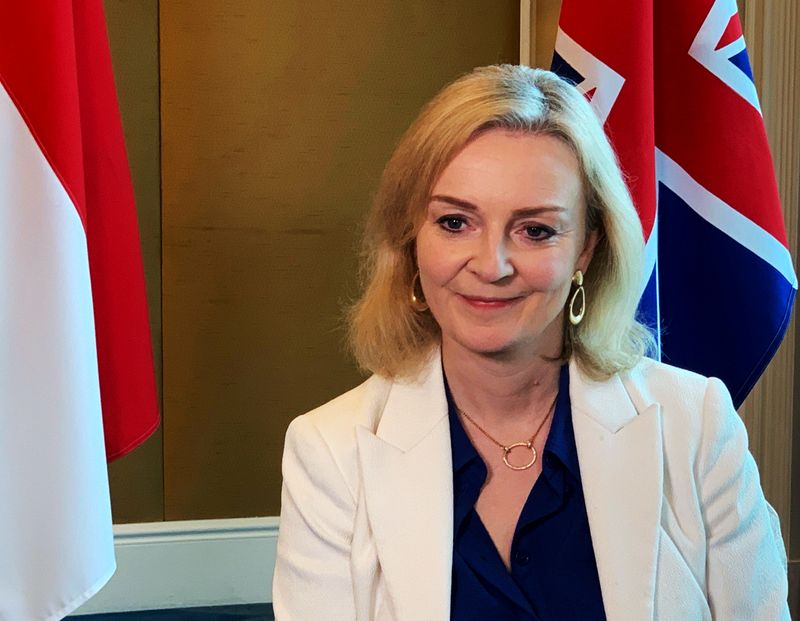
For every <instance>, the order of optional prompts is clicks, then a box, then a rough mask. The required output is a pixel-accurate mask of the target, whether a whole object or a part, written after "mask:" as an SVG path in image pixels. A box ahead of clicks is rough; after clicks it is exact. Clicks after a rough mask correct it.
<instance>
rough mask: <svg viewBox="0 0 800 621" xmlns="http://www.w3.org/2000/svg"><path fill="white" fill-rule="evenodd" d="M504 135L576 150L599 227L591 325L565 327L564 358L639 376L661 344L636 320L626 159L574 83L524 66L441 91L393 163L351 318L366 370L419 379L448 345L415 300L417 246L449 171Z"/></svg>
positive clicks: (592, 372)
mask: <svg viewBox="0 0 800 621" xmlns="http://www.w3.org/2000/svg"><path fill="white" fill-rule="evenodd" d="M494 128H500V129H506V130H509V131H515V132H525V133H533V134H540V135H548V136H554V137H556V138H558V139H560V140H562V141H563V142H564V143H565V144H567V145H568V146H569V147H570V148H571V149H572V151H573V152H574V154H575V156H576V158H577V160H578V164H579V167H580V170H581V171H582V176H583V179H582V181H583V187H584V193H585V197H586V206H587V209H586V219H587V223H586V224H587V230H598V232H599V241H598V243H597V246H596V248H595V252H594V257H593V259H592V262H591V264H590V266H589V268H588V270H587V272H586V274H585V275H584V287H585V289H586V292H587V312H586V316H585V317H584V319H583V321H582V322H581V323H580V324H579V325H577V326H571V325H569V324H567V325H565V331H564V348H563V351H562V357H563V358H564V359H569V358H570V357H574V358H575V359H576V360H577V362H578V364H579V365H580V366H581V369H582V370H583V371H584V372H585V373H586V374H587V375H588V376H589V377H592V378H594V379H605V378H608V377H610V376H611V375H612V374H614V373H616V372H618V371H621V370H623V369H627V368H630V367H632V366H633V365H634V364H636V362H638V360H639V359H640V358H641V357H642V355H643V354H644V353H645V351H646V350H647V349H648V347H649V346H650V345H651V343H652V337H651V335H650V333H649V331H648V330H647V329H646V328H645V327H644V326H642V325H641V324H640V323H638V321H637V320H636V308H637V304H638V299H639V291H640V283H641V277H642V258H643V257H642V255H643V243H644V242H643V237H642V230H641V225H640V223H639V218H638V216H637V214H636V211H635V209H634V207H633V203H632V201H631V198H630V194H629V193H628V189H627V187H626V186H625V182H624V180H623V178H622V174H621V172H620V169H619V165H618V163H617V159H616V156H615V154H614V151H613V150H612V148H611V146H610V144H609V143H608V140H607V138H606V135H605V132H604V131H603V128H602V125H601V124H600V122H599V121H598V119H597V117H596V116H595V114H594V112H593V111H592V109H591V106H590V105H589V103H588V102H587V101H586V99H585V97H584V96H583V95H582V94H581V93H580V92H579V91H578V90H577V89H576V88H575V87H574V86H572V85H570V84H568V83H567V82H565V81H563V80H562V79H561V78H559V77H558V76H557V75H556V74H554V73H551V72H550V71H545V70H542V69H531V68H529V67H523V66H516V65H495V66H489V67H479V68H477V69H474V70H473V71H471V72H470V73H468V74H466V75H464V76H462V77H461V78H459V79H458V80H456V81H455V82H453V83H451V84H449V85H448V86H446V87H445V88H444V89H442V90H441V91H440V92H439V93H438V94H437V95H436V97H434V98H433V100H431V101H430V102H429V103H428V104H427V105H426V106H425V107H424V108H423V110H422V111H421V112H420V114H419V116H418V117H417V119H416V120H415V121H414V122H413V123H412V125H411V127H409V129H408V130H407V131H406V133H405V134H404V135H403V137H402V139H401V140H400V143H399V144H398V146H397V148H396V149H395V151H394V153H393V155H392V157H391V158H390V160H389V163H388V164H387V165H386V168H385V170H384V172H383V176H382V178H381V181H380V185H379V187H378V191H377V194H376V196H375V200H374V203H373V206H372V210H371V211H370V214H369V217H368V220H367V224H366V229H365V235H364V249H363V262H362V270H363V273H362V278H363V281H364V282H363V284H364V291H363V294H362V295H361V297H360V299H359V300H358V301H357V302H356V303H355V304H354V305H353V307H352V308H351V309H350V314H349V332H350V343H351V347H352V350H353V353H354V355H355V358H356V360H357V362H358V363H359V365H360V366H361V367H362V368H364V369H367V370H369V371H372V372H373V373H377V374H379V375H384V376H386V377H397V376H410V375H413V374H414V373H415V372H416V371H417V370H418V369H419V367H420V365H421V364H422V363H423V362H424V361H425V360H426V359H427V357H428V356H429V355H430V352H431V349H432V348H433V347H435V346H436V345H437V344H438V343H439V341H440V338H441V332H440V329H439V325H438V324H437V323H436V321H435V319H434V318H433V316H432V315H431V313H430V312H422V313H421V312H418V311H415V310H414V309H413V308H412V306H411V303H410V302H411V290H412V286H413V284H414V276H415V274H416V270H417V268H416V264H415V259H414V241H415V238H416V235H417V231H418V230H419V227H420V225H421V223H422V219H423V218H424V215H425V210H426V208H427V204H428V201H429V197H430V193H431V190H432V188H433V186H434V184H435V182H436V180H437V179H438V178H439V176H440V175H441V173H442V172H443V171H444V168H445V167H446V166H447V165H448V164H449V163H450V161H451V160H452V159H453V158H454V157H455V156H456V154H457V153H458V152H459V151H460V150H461V149H463V148H464V146H466V144H467V143H468V142H469V141H470V140H471V139H473V138H474V137H475V136H476V135H477V134H479V133H480V132H483V131H486V130H488V129H494Z"/></svg>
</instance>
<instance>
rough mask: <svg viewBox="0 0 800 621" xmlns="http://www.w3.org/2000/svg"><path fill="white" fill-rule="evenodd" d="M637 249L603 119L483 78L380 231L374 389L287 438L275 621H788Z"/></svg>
mask: <svg viewBox="0 0 800 621" xmlns="http://www.w3.org/2000/svg"><path fill="white" fill-rule="evenodd" d="M641 262H642V234H641V229H640V227H639V221H638V218H637V215H636V213H635V211H634V208H633V206H632V204H631V199H630V197H629V195H628V193H627V190H626V188H625V184H624V182H623V179H622V177H621V174H620V171H619V169H618V166H617V164H616V159H615V157H614V154H613V152H612V150H611V148H610V146H609V144H608V142H607V140H606V137H605V135H604V133H603V130H602V127H601V126H600V124H599V122H598V121H597V120H596V118H595V116H594V114H593V112H592V110H591V108H590V106H589V104H588V103H587V102H586V100H585V99H584V98H583V96H582V95H581V94H580V93H579V92H578V91H577V90H576V89H575V88H573V87H572V86H570V85H568V84H567V83H565V82H563V81H562V80H560V79H559V78H558V77H557V76H555V75H554V74H552V73H550V72H547V71H541V70H534V69H529V68H525V67H515V66H496V67H485V68H480V69H476V70H475V71H473V72H472V73H470V74H468V75H466V76H464V77H462V78H461V79H459V80H457V81H456V82H454V83H453V84H451V85H449V86H448V87H446V88H445V89H444V90H443V91H442V92H441V93H439V95H437V97H436V98H435V99H434V100H433V101H432V102H431V103H430V104H428V106H427V107H426V108H425V109H424V110H423V111H422V113H421V114H420V116H419V117H418V119H417V120H416V121H415V122H414V124H413V125H412V126H411V128H410V129H409V130H408V131H407V133H406V134H405V136H404V137H403V139H402V140H401V142H400V144H399V146H398V147H397V149H396V151H395V153H394V155H393V156H392V159H391V160H390V162H389V164H388V166H387V168H386V170H385V172H384V176H383V178H382V181H381V186H380V189H379V192H378V194H377V197H376V200H375V204H374V207H373V211H372V213H371V217H370V220H369V224H368V227H367V231H366V268H365V275H366V287H365V292H364V294H363V296H362V298H361V299H360V300H359V301H358V303H357V304H356V306H355V307H354V310H353V312H352V316H351V336H352V342H353V347H354V351H355V354H356V357H357V359H358V361H359V363H360V364H361V365H362V366H363V367H364V368H366V369H368V370H370V371H372V372H373V376H372V377H371V378H370V379H368V380H367V381H366V382H365V383H363V384H362V385H361V386H359V387H357V388H355V389H353V390H351V391H350V392H348V393H346V394H344V395H342V396H340V397H338V398H337V399H334V400H333V401H331V402H330V403H328V404H326V405H324V406H322V407H320V408H318V409H316V410H314V411H312V412H310V413H308V414H306V415H304V416H301V417H300V418H298V419H296V420H295V421H294V422H293V423H292V425H291V426H290V428H289V431H288V433H287V437H286V447H285V453H284V463H283V475H284V488H283V496H282V503H283V504H282V511H281V528H280V535H279V540H278V557H277V564H276V570H275V579H274V587H273V588H274V594H273V599H274V609H275V613H276V618H277V619H278V620H280V621H305V620H312V619H359V620H361V619H376V620H384V619H386V620H388V619H397V620H408V621H421V620H429V619H430V620H445V619H458V620H467V619H492V620H494V619H541V620H545V619H556V620H564V619H581V620H593V619H610V620H624V621H628V620H639V619H658V620H676V621H677V620H681V621H685V620H688V619H692V620H694V619H712V618H714V619H726V620H728V619H742V620H745V619H747V620H754V619H764V620H767V619H770V620H772V619H788V609H787V605H786V597H787V584H786V565H785V552H784V548H783V542H782V539H781V536H780V528H779V525H778V521H777V516H776V515H775V512H774V511H773V510H772V508H771V507H770V506H769V505H768V504H767V502H766V501H765V499H764V496H763V493H762V491H761V488H760V485H759V479H758V473H757V470H756V466H755V463H754V461H753V459H752V457H751V455H750V453H749V452H748V450H747V438H746V432H745V429H744V426H743V425H742V423H741V421H740V419H739V417H738V416H737V414H736V412H735V411H734V409H733V407H732V405H731V402H730V399H729V396H728V394H727V391H726V390H725V388H724V386H723V385H722V383H721V382H719V381H718V380H714V379H706V378H703V377H700V376H697V375H695V374H692V373H689V372H686V371H682V370H679V369H675V368H672V367H669V366H667V365H664V364H660V363H657V362H653V361H651V360H649V359H646V358H644V357H643V354H644V353H645V352H646V350H647V348H648V346H649V344H650V337H649V333H648V331H647V330H646V329H645V328H644V327H643V326H641V325H640V324H639V323H637V321H636V319H635V312H636V305H637V298H638V291H639V283H640V279H641V270H640V268H641Z"/></svg>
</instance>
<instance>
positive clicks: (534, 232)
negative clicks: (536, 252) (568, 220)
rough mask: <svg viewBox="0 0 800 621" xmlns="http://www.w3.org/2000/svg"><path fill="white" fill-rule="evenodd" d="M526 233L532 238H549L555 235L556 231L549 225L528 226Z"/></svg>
mask: <svg viewBox="0 0 800 621" xmlns="http://www.w3.org/2000/svg"><path fill="white" fill-rule="evenodd" d="M525 235H527V236H528V237H529V238H530V239H548V238H550V237H552V236H553V235H555V231H554V230H553V229H551V228H550V227H549V226H535V225H532V226H526V227H525Z"/></svg>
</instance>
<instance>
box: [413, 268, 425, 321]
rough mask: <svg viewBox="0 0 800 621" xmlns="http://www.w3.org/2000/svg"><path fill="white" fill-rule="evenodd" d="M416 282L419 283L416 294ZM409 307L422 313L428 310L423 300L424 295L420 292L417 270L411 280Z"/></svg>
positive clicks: (420, 284)
mask: <svg viewBox="0 0 800 621" xmlns="http://www.w3.org/2000/svg"><path fill="white" fill-rule="evenodd" d="M417 283H419V295H417ZM411 308H412V309H414V310H415V311H417V312H418V313H424V312H425V311H426V310H428V303H427V302H426V301H425V296H424V295H423V293H422V283H420V281H419V270H417V273H416V274H414V278H413V279H412V280H411Z"/></svg>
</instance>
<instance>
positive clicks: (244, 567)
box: [73, 517, 278, 615]
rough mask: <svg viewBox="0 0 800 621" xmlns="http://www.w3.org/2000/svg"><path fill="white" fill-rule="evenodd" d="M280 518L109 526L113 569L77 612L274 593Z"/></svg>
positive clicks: (220, 601) (218, 602) (233, 600)
mask: <svg viewBox="0 0 800 621" xmlns="http://www.w3.org/2000/svg"><path fill="white" fill-rule="evenodd" d="M277 538H278V518H276V517H265V518H241V519H230V520H197V521H186V522H152V523H145V524H121V525H117V526H114V548H115V551H116V555H117V571H116V573H115V574H114V576H113V577H112V578H111V580H110V581H109V582H108V584H106V586H105V587H103V589H102V590H101V591H100V592H99V593H98V594H97V595H95V596H94V597H93V598H92V599H90V600H89V601H88V602H87V603H86V604H84V605H83V606H81V607H80V608H79V609H78V610H77V611H76V612H75V613H73V614H76V615H83V614H93V613H102V612H123V611H128V610H153V609H160V608H184V607H185V608H190V607H194V606H224V605H231V604H255V603H262V602H271V601H272V572H273V570H274V568H275V546H276V543H277Z"/></svg>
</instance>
